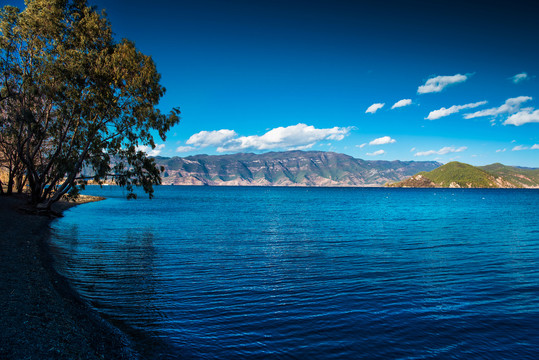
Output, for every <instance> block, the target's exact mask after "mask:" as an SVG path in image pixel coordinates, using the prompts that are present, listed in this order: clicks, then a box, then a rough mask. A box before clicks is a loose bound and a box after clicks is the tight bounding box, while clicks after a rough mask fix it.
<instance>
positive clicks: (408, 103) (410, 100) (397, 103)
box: [391, 99, 412, 109]
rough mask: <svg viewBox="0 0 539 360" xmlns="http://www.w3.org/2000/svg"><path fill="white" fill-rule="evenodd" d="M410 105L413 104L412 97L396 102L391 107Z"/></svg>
mask: <svg viewBox="0 0 539 360" xmlns="http://www.w3.org/2000/svg"><path fill="white" fill-rule="evenodd" d="M408 105H412V99H402V100H399V101H397V102H396V103H395V104H393V106H392V107H391V108H392V109H395V108H400V107H404V106H408Z"/></svg>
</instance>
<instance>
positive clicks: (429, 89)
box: [417, 74, 468, 94]
mask: <svg viewBox="0 0 539 360" xmlns="http://www.w3.org/2000/svg"><path fill="white" fill-rule="evenodd" d="M467 79H468V76H466V75H461V74H456V75H452V76H436V77H433V78H430V79H428V80H427V82H426V83H425V85H421V86H420V87H418V88H417V93H418V94H427V93H433V92H440V91H442V90H443V89H444V88H445V87H446V86H448V85H452V84H458V83H461V82H464V81H466V80H467Z"/></svg>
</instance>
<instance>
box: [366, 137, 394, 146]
mask: <svg viewBox="0 0 539 360" xmlns="http://www.w3.org/2000/svg"><path fill="white" fill-rule="evenodd" d="M396 142H397V140H395V139H392V138H390V137H389V136H382V137H381V138H378V139H374V140H373V141H371V142H370V143H369V145H385V144H393V143H396Z"/></svg>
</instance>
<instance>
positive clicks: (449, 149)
mask: <svg viewBox="0 0 539 360" xmlns="http://www.w3.org/2000/svg"><path fill="white" fill-rule="evenodd" d="M466 149H468V148H467V147H466V146H461V147H459V148H455V147H453V146H446V147H443V148H441V149H440V150H428V151H420V152H417V153H415V155H414V156H429V155H445V154H449V153H458V152H462V151H464V150H466Z"/></svg>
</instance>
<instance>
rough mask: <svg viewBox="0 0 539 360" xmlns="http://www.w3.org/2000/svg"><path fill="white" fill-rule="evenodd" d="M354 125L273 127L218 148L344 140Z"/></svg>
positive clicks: (220, 149)
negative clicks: (259, 134) (262, 133)
mask: <svg viewBox="0 0 539 360" xmlns="http://www.w3.org/2000/svg"><path fill="white" fill-rule="evenodd" d="M352 129H353V127H346V128H343V127H333V128H328V129H316V128H315V127H314V126H308V125H305V124H297V125H293V126H288V127H278V128H275V129H271V130H269V131H268V132H266V133H265V134H264V135H261V136H258V135H251V136H241V137H238V138H234V139H229V140H227V141H225V142H224V143H222V144H221V146H219V147H218V148H217V151H218V152H227V151H242V150H248V149H252V150H269V149H276V148H293V147H296V148H297V147H301V146H308V145H310V144H314V143H315V142H317V141H320V140H337V141H339V140H342V139H344V137H345V136H347V135H348V134H349V133H350V131H351V130H352Z"/></svg>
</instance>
